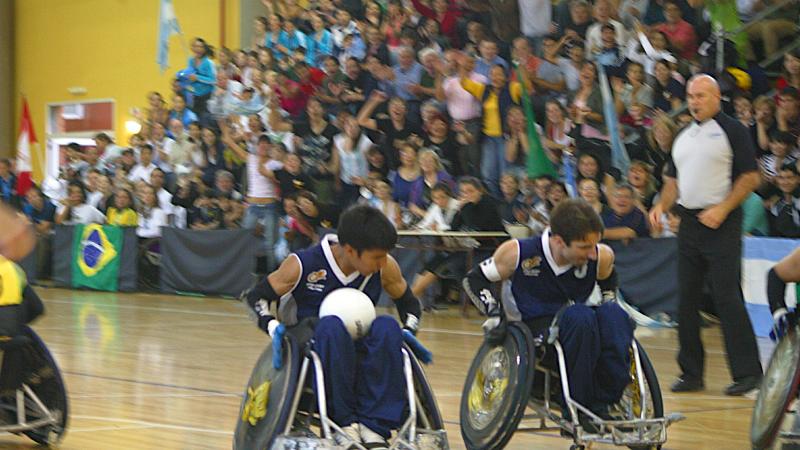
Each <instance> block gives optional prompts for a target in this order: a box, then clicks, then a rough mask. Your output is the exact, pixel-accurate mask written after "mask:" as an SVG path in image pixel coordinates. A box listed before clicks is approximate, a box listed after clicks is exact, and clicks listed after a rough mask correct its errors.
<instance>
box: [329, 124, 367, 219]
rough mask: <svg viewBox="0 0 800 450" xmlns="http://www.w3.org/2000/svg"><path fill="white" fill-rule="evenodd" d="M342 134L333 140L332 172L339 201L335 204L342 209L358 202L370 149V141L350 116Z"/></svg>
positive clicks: (365, 174) (365, 175) (365, 179)
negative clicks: (335, 176)
mask: <svg viewBox="0 0 800 450" xmlns="http://www.w3.org/2000/svg"><path fill="white" fill-rule="evenodd" d="M342 131H343V132H342V133H340V134H337V135H336V136H335V137H334V138H333V146H334V150H333V151H334V152H335V154H336V156H335V157H334V158H332V159H333V161H334V169H333V172H334V173H336V174H337V177H338V180H337V185H338V190H339V195H338V197H339V199H338V201H337V203H338V204H339V205H341V207H342V209H347V207H348V206H350V205H352V204H353V203H355V202H356V201H358V199H359V197H360V189H361V188H362V187H363V186H365V185H366V181H367V171H368V166H367V157H366V153H367V150H369V148H371V147H372V145H373V143H372V141H371V140H370V139H369V138H368V137H367V135H366V133H363V132H362V130H361V127H359V126H358V121H357V120H356V118H355V117H353V116H351V115H350V114H347V115H346V118H345V119H344V124H343V130H342Z"/></svg>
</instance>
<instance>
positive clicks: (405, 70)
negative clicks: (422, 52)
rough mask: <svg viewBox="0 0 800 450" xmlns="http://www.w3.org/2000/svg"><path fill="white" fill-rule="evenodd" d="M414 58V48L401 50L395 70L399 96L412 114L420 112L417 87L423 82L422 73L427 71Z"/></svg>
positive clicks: (395, 81)
mask: <svg viewBox="0 0 800 450" xmlns="http://www.w3.org/2000/svg"><path fill="white" fill-rule="evenodd" d="M414 56H415V55H414V49H413V48H411V47H402V48H400V50H399V52H398V59H397V65H395V66H394V68H393V71H394V86H395V89H396V92H397V96H398V97H400V98H402V99H403V100H404V101H405V102H406V106H408V109H409V111H410V112H411V114H415V112H416V113H418V112H419V102H420V97H419V96H418V95H417V92H418V90H417V87H418V86H419V83H420V81H422V73H423V72H424V70H425V69H424V68H423V67H422V64H420V63H418V62H417V60H416V59H415V57H414Z"/></svg>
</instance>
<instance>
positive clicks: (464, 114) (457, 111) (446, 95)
mask: <svg viewBox="0 0 800 450" xmlns="http://www.w3.org/2000/svg"><path fill="white" fill-rule="evenodd" d="M444 58H445V67H444V69H443V71H442V72H443V75H444V76H445V78H444V80H443V81H442V82H441V83H438V84H437V92H436V98H437V100H439V101H442V102H445V104H446V106H447V113H448V115H449V116H450V118H451V119H452V120H453V121H454V123H455V125H456V126H458V127H459V128H460V127H461V126H463V127H464V131H465V133H466V134H468V135H469V136H470V137H471V138H472V139H471V141H470V143H469V144H467V145H464V146H462V147H461V150H460V154H461V157H460V158H459V164H460V166H461V171H462V172H463V173H464V174H466V175H471V176H480V161H481V148H480V140H479V139H478V137H479V136H480V132H481V102H480V100H479V99H477V98H475V97H473V96H472V94H470V93H469V92H467V91H466V90H465V89H464V88H463V87H462V86H461V78H460V74H459V72H458V66H459V58H461V62H460V64H461V65H463V66H464V71H465V72H466V73H468V75H467V76H468V77H469V79H470V80H472V81H474V82H476V83H481V84H488V82H489V79H488V78H486V77H484V76H483V75H480V74H478V73H476V72H475V71H474V67H475V59H474V58H473V57H472V56H469V55H461V54H459V53H458V52H456V51H448V52H447V53H445V56H444ZM459 123H461V124H462V125H458V124H459ZM456 173H458V172H456Z"/></svg>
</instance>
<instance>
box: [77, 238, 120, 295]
mask: <svg viewBox="0 0 800 450" xmlns="http://www.w3.org/2000/svg"><path fill="white" fill-rule="evenodd" d="M74 233H75V236H74V238H73V240H72V287H87V288H90V289H96V290H99V291H116V290H117V280H118V278H119V254H120V253H121V251H122V229H121V228H119V227H112V226H103V225H97V224H90V225H76V226H75V231H74Z"/></svg>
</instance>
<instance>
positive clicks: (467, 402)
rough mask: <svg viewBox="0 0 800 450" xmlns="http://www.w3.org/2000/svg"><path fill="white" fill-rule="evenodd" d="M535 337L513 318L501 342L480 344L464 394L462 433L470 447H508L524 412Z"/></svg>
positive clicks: (475, 449)
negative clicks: (513, 320) (497, 343)
mask: <svg viewBox="0 0 800 450" xmlns="http://www.w3.org/2000/svg"><path fill="white" fill-rule="evenodd" d="M533 348H534V347H533V338H532V337H531V333H530V331H529V330H528V327H526V326H525V325H524V324H521V323H519V322H511V323H509V324H508V333H507V334H506V338H505V341H504V342H503V344H502V345H498V346H492V345H490V344H489V343H487V342H486V341H484V342H483V344H481V347H480V348H479V349H478V353H477V355H476V356H475V359H474V360H473V361H472V364H471V365H470V368H469V372H468V373H467V379H466V380H465V382H464V389H463V392H462V395H461V417H460V419H461V436H462V437H463V438H464V443H465V444H466V446H467V448H468V449H470V450H494V449H501V448H503V447H505V445H506V444H507V443H508V441H509V440H511V436H512V435H513V434H514V431H516V429H517V426H518V425H519V422H520V420H521V419H522V415H523V413H524V412H525V407H526V404H527V399H528V396H529V395H530V389H531V384H532V380H533V373H534V372H533V368H534V360H533V351H534V350H533Z"/></svg>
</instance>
